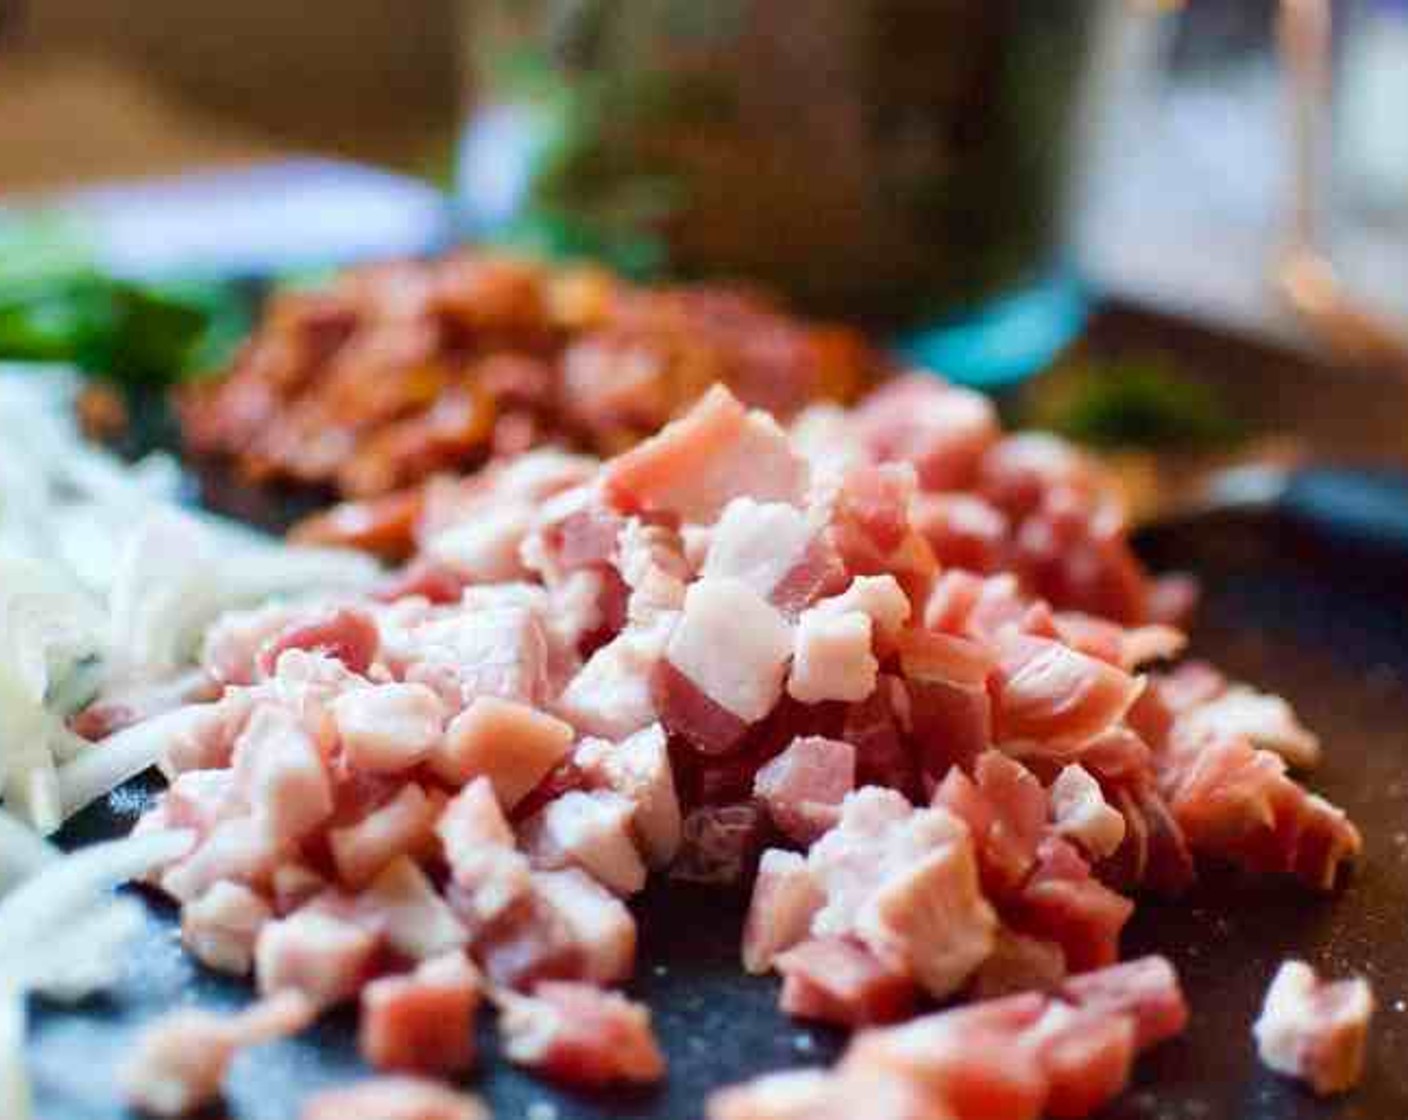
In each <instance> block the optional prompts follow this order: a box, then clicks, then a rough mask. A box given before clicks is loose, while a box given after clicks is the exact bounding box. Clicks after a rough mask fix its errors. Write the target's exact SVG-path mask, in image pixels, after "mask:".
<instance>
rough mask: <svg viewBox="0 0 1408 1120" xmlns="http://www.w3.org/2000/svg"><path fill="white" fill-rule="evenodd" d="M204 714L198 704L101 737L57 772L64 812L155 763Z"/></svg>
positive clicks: (70, 813) (69, 813)
mask: <svg viewBox="0 0 1408 1120" xmlns="http://www.w3.org/2000/svg"><path fill="white" fill-rule="evenodd" d="M203 717H204V713H203V712H202V710H201V707H200V706H199V705H191V706H188V707H184V708H177V709H176V710H175V711H171V712H163V713H162V714H161V715H159V716H153V717H152V718H151V719H149V720H147V721H145V722H144V723H138V724H134V725H133V726H132V727H124V728H123V729H122V730H121V731H116V732H114V733H113V734H111V735H109V736H108V737H107V738H106V739H100V740H99V741H98V742H96V743H94V744H93V745H92V746H90V747H88V748H87V749H86V750H84V751H83V752H82V753H81V754H79V755H78V757H77V758H75V759H74V760H73V761H72V762H66V763H64V764H63V765H62V766H60V767H59V771H58V773H59V796H60V799H61V801H62V803H63V815H64V816H65V817H71V816H73V814H74V813H77V812H78V811H79V810H81V809H83V808H85V807H87V806H88V805H91V804H92V803H93V802H94V801H97V800H98V799H99V798H101V797H106V796H107V795H108V794H109V793H111V792H112V791H113V790H115V789H116V788H117V787H118V786H120V785H121V784H122V783H123V782H125V781H128V780H129V779H131V778H135V777H136V776H137V775H138V774H140V773H142V771H144V770H147V769H149V768H150V767H152V766H154V765H156V763H157V760H158V759H160V757H161V753H162V751H163V750H164V749H165V747H166V745H167V743H169V742H170V741H171V739H172V738H173V737H174V736H176V735H179V734H181V732H182V731H183V730H185V729H186V728H187V727H189V726H191V725H192V724H193V723H195V722H198V721H199V720H200V719H202V718H203Z"/></svg>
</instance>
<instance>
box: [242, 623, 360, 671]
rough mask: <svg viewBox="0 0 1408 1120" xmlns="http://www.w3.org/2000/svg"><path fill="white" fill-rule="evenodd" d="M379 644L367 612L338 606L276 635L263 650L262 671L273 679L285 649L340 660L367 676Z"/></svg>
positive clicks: (260, 651) (260, 659) (260, 660)
mask: <svg viewBox="0 0 1408 1120" xmlns="http://www.w3.org/2000/svg"><path fill="white" fill-rule="evenodd" d="M380 641H381V636H380V634H379V633H378V631H377V628H376V623H375V622H373V621H372V619H371V617H370V616H369V615H368V614H367V613H366V612H365V611H362V610H356V609H354V608H351V607H339V608H338V609H337V610H334V611H331V612H330V613H328V614H326V615H323V616H322V617H320V618H314V619H310V620H308V621H303V622H295V623H294V624H293V625H291V626H289V627H287V628H286V629H284V630H282V631H280V632H279V633H278V634H275V635H274V636H273V637H272V638H271V639H270V640H269V641H267V642H265V643H264V645H263V646H262V647H260V650H259V660H258V665H259V671H260V672H261V673H262V674H263V675H264V676H270V675H271V674H272V673H273V672H274V666H275V665H277V664H278V662H279V657H280V656H281V655H282V654H283V653H284V651H285V650H290V649H302V650H308V651H310V652H313V653H319V654H322V655H323V656H324V657H330V658H332V659H334V660H335V661H340V662H342V663H343V664H344V665H346V666H347V668H348V669H350V670H351V671H352V672H354V673H365V672H366V671H367V669H368V668H369V667H370V666H371V663H372V662H373V661H374V660H376V654H377V647H378V645H379V644H380Z"/></svg>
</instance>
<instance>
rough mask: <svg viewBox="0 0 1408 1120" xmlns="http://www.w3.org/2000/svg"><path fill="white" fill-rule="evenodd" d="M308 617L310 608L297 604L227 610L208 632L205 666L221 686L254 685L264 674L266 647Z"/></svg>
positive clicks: (202, 659)
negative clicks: (262, 661) (262, 655)
mask: <svg viewBox="0 0 1408 1120" xmlns="http://www.w3.org/2000/svg"><path fill="white" fill-rule="evenodd" d="M307 614H308V608H307V607H303V606H299V605H297V604H294V603H270V604H268V605H267V606H262V607H255V608H253V609H251V610H242V611H241V610H236V611H227V612H225V613H224V614H223V615H221V616H220V617H219V618H218V619H216V620H215V621H214V622H213V623H212V624H211V626H210V629H209V630H207V631H206V632H205V638H204V640H203V641H202V643H201V653H200V663H201V667H202V668H203V669H205V671H206V672H207V673H209V674H210V676H211V677H212V678H214V679H215V680H217V681H219V682H220V683H221V684H226V685H231V684H233V685H250V684H253V683H254V682H255V681H256V680H257V679H258V678H259V677H260V676H261V675H262V674H261V671H260V668H259V660H260V651H261V650H263V649H264V647H265V644H266V643H268V642H270V641H271V640H272V639H273V638H275V637H276V636H277V635H279V634H281V633H283V631H284V630H285V629H286V628H288V627H289V626H291V625H292V624H293V623H295V622H296V621H298V620H300V619H303V618H305V617H306V616H307ZM270 664H272V662H271V663H270Z"/></svg>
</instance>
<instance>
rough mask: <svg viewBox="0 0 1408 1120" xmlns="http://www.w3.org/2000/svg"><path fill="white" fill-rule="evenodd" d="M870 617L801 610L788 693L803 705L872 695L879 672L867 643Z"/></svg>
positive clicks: (859, 614)
mask: <svg viewBox="0 0 1408 1120" xmlns="http://www.w3.org/2000/svg"><path fill="white" fill-rule="evenodd" d="M871 625H872V624H871V621H870V616H869V615H867V614H863V613H861V612H860V611H847V612H844V613H840V614H832V613H825V614H824V613H822V612H820V611H817V610H807V611H803V612H802V615H801V617H800V618H799V619H798V621H797V629H796V631H795V634H794V636H793V642H794V644H793V653H792V669H791V672H790V673H789V675H788V678H787V694H788V695H789V696H791V697H792V698H793V699H794V700H800V701H801V702H802V703H804V704H819V703H821V702H822V701H825V700H843V701H848V702H852V703H855V702H859V701H861V700H864V699H865V698H866V697H867V696H869V695H870V694H871V693H872V692H874V691H875V682H876V679H877V677H878V675H879V672H880V662H879V661H878V660H876V657H875V654H874V652H873V651H872V650H873V643H872V641H871Z"/></svg>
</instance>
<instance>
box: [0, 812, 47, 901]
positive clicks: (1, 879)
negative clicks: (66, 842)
mask: <svg viewBox="0 0 1408 1120" xmlns="http://www.w3.org/2000/svg"><path fill="white" fill-rule="evenodd" d="M58 855H59V850H58V848H56V847H54V846H53V845H52V844H49V843H46V842H45V841H44V840H41V839H40V838H39V837H38V836H37V835H35V833H34V831H33V830H32V829H30V828H29V827H28V826H26V825H24V824H22V823H21V822H20V821H18V820H16V819H15V818H14V817H13V816H11V815H10V814H9V813H7V812H5V811H4V810H3V809H0V896H2V895H4V893H5V892H6V891H8V890H9V889H10V888H11V887H13V886H14V885H15V884H17V883H19V882H20V881H21V880H24V879H27V878H29V876H31V875H33V874H35V873H36V872H37V871H39V869H40V868H42V867H43V866H44V865H45V864H46V863H49V862H50V861H52V860H54V859H56V858H58Z"/></svg>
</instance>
